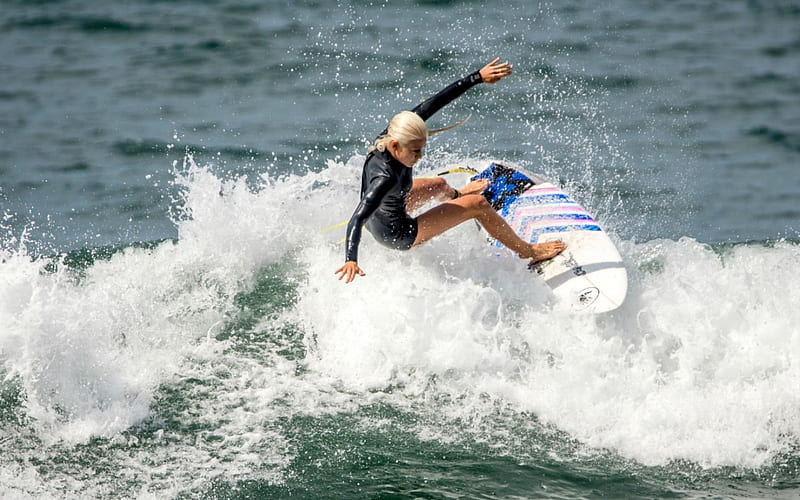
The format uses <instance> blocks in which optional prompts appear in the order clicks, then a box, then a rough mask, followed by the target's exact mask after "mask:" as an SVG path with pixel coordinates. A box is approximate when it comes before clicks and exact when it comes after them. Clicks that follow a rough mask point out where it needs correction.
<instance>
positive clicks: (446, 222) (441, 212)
mask: <svg viewBox="0 0 800 500" xmlns="http://www.w3.org/2000/svg"><path fill="white" fill-rule="evenodd" d="M470 219H477V220H478V222H480V224H481V225H482V226H483V228H484V229H486V231H487V232H488V233H489V234H490V235H491V236H492V237H493V238H495V239H496V240H498V241H500V243H502V244H503V245H505V246H506V247H507V248H508V249H510V250H511V251H513V252H516V253H517V254H518V255H519V256H520V257H521V258H530V259H534V261H539V260H545V259H549V258H551V257H554V256H556V255H558V254H559V253H561V251H563V250H564V248H566V246H565V245H564V243H563V242H561V241H548V242H546V243H537V244H531V243H528V242H526V241H524V240H523V239H521V238H520V237H519V236H518V235H517V233H515V232H514V230H513V229H512V228H511V226H509V225H508V223H506V221H505V220H504V219H503V218H502V217H501V216H500V214H498V213H497V212H496V211H495V210H494V209H493V208H492V206H491V205H490V204H489V202H488V201H486V198H484V197H483V196H481V195H477V194H476V195H467V196H464V197H461V198H458V199H455V200H452V201H448V202H447V203H442V204H441V205H438V206H436V207H433V208H432V209H430V210H428V211H427V212H425V213H424V214H422V215H420V216H419V217H418V218H417V237H416V239H415V240H414V245H413V246H417V245H421V244H422V243H425V242H426V241H428V240H429V239H431V238H433V237H435V236H438V235H440V234H442V233H444V232H445V231H448V230H450V229H452V228H454V227H455V226H457V225H459V224H461V223H462V222H465V221H468V220H470Z"/></svg>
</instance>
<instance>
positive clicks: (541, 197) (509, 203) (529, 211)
mask: <svg viewBox="0 0 800 500" xmlns="http://www.w3.org/2000/svg"><path fill="white" fill-rule="evenodd" d="M473 179H489V181H490V184H489V187H488V188H487V189H486V191H484V193H483V195H484V196H485V197H486V199H487V200H488V201H489V203H491V205H492V207H494V209H495V210H497V211H498V213H499V214H500V215H501V216H502V217H503V218H504V219H505V220H506V222H508V224H509V225H510V226H511V227H512V228H513V229H514V231H515V232H516V233H517V234H518V235H519V236H520V237H521V238H522V239H523V240H525V241H528V242H530V243H543V242H546V241H553V240H561V241H563V242H564V243H566V245H567V248H566V249H565V250H564V251H563V252H562V253H561V254H559V255H557V256H556V257H554V258H553V259H550V260H547V261H544V262H540V263H538V264H536V265H534V266H532V267H531V271H533V272H535V273H536V274H537V275H539V276H540V277H541V278H542V279H544V281H545V283H547V285H548V286H549V287H550V288H551V289H552V290H553V293H554V295H555V296H556V297H557V298H558V300H559V302H560V303H562V304H564V305H566V306H567V307H569V308H570V309H572V310H576V311H589V312H594V313H602V312H607V311H612V310H614V309H616V308H617V307H619V306H620V305H622V303H623V301H624V300H625V296H626V295H627V291H628V274H627V271H626V270H625V265H624V263H623V261H622V257H621V256H620V254H619V251H618V250H617V248H616V246H615V245H614V243H613V242H612V241H611V239H610V238H609V237H608V234H607V233H606V232H605V231H603V229H602V228H601V227H600V225H599V224H598V223H597V221H596V220H595V219H594V217H593V216H592V215H591V214H590V213H589V212H588V211H586V209H584V208H583V207H582V206H580V205H579V204H578V203H576V202H575V201H574V200H573V199H572V198H571V197H570V196H569V195H567V194H566V193H565V192H564V191H562V190H561V189H560V188H559V187H558V186H556V185H555V184H553V183H551V182H549V181H547V180H546V179H544V178H542V177H540V176H538V175H535V174H530V173H527V172H525V171H523V170H521V169H518V168H511V167H507V166H505V165H500V164H498V163H492V164H491V165H489V167H487V168H486V169H485V170H483V171H482V172H480V173H478V174H477V175H475V176H474V177H473ZM494 244H495V245H497V246H498V247H503V245H502V244H500V243H499V242H494Z"/></svg>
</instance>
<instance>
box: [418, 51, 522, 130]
mask: <svg viewBox="0 0 800 500" xmlns="http://www.w3.org/2000/svg"><path fill="white" fill-rule="evenodd" d="M511 72H512V68H511V65H510V64H509V63H507V62H500V58H499V57H498V58H495V59H494V60H493V61H492V62H490V63H489V64H487V65H486V66H484V67H483V68H481V69H479V70H478V71H475V72H474V73H470V74H469V75H467V76H465V77H464V78H461V79H460V80H457V81H455V82H453V83H451V84H450V85H448V86H447V87H445V88H444V89H442V90H441V91H439V92H438V93H437V94H436V95H434V96H433V97H430V98H429V99H426V100H425V101H423V102H421V103H420V104H418V105H417V106H416V107H415V108H414V109H412V110H411V111H413V112H414V113H416V114H418V115H419V116H420V118H422V119H423V120H427V119H428V118H430V117H431V116H433V115H434V113H436V112H437V111H439V110H440V109H442V108H443V107H445V106H446V105H448V104H450V103H451V102H453V101H454V100H455V99H457V98H458V97H460V96H461V95H462V94H463V93H464V92H466V91H467V90H469V89H471V88H472V87H474V86H475V85H477V84H479V83H482V82H485V83H497V82H499V81H500V80H501V79H503V78H505V77H507V76H509V75H510V74H511Z"/></svg>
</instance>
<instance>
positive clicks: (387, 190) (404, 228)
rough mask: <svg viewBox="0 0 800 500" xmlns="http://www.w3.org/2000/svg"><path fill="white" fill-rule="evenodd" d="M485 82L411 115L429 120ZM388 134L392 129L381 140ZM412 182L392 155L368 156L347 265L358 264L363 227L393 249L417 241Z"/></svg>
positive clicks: (437, 98) (472, 77)
mask: <svg viewBox="0 0 800 500" xmlns="http://www.w3.org/2000/svg"><path fill="white" fill-rule="evenodd" d="M481 82H483V79H482V78H481V75H480V72H479V71H476V72H474V73H471V74H469V75H467V76H465V77H464V78H461V79H460V80H458V81H456V82H454V83H452V84H451V85H449V86H447V87H446V88H445V89H443V90H442V91H440V92H439V93H437V94H436V95H434V96H433V97H431V98H429V99H427V100H426V101H424V102H422V103H420V104H419V105H417V107H415V108H414V109H412V110H411V111H413V112H414V113H416V114H418V115H419V116H420V117H421V118H422V119H423V120H427V119H428V118H430V117H431V116H432V115H433V114H434V113H436V112H437V111H439V110H440V109H442V108H443V107H444V106H446V105H447V104H448V103H450V102H452V101H453V100H454V99H456V98H457V97H459V96H460V95H461V94H463V93H464V92H466V91H467V90H468V89H470V88H472V87H474V86H475V85H477V84H478V83H481ZM387 132H388V127H387V129H384V131H383V132H382V133H381V134H380V135H379V136H378V137H382V136H384V135H386V133H387ZM412 182H413V179H412V176H411V168H409V167H407V166H405V165H403V164H402V163H400V162H399V161H397V160H396V159H395V158H394V157H393V156H392V155H391V153H389V151H382V152H381V151H378V150H373V151H371V152H370V153H369V154H368V155H367V159H366V161H365V162H364V170H363V173H362V174H361V201H360V202H359V204H358V206H357V207H356V210H355V212H354V213H353V216H352V217H351V218H350V222H349V223H348V224H347V239H346V244H345V261H354V262H355V261H357V260H358V244H359V243H360V242H361V227H362V226H364V225H366V227H367V230H368V231H369V232H370V233H372V235H373V236H374V237H375V239H376V240H378V242H380V243H381V244H383V245H385V246H387V247H389V248H394V249H398V250H408V249H409V248H411V246H412V245H413V244H414V240H415V239H416V237H417V219H415V218H412V217H411V216H410V215H408V212H407V211H406V200H407V199H408V193H409V192H410V191H411V185H412Z"/></svg>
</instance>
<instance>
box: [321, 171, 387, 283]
mask: <svg viewBox="0 0 800 500" xmlns="http://www.w3.org/2000/svg"><path fill="white" fill-rule="evenodd" d="M391 186H392V179H391V178H389V177H388V176H384V175H380V176H377V177H375V178H374V179H373V180H372V182H370V184H369V186H367V190H366V191H365V192H364V196H362V197H361V201H359V202H358V206H357V207H356V210H355V211H354V212H353V215H352V216H351V217H350V222H348V223H347V237H346V238H345V245H344V247H345V257H344V260H345V263H344V266H342V267H340V268H339V269H337V270H336V273H335V274H339V279H340V280H341V279H342V278H347V279H346V280H345V282H346V283H350V282H351V281H353V280H354V279H355V278H356V276H357V275H358V276H364V271H362V270H361V268H359V267H358V263H357V262H358V245H359V243H361V233H362V228H363V227H364V224H365V223H366V222H367V219H369V216H370V215H372V214H373V213H374V212H375V210H377V209H378V207H379V206H380V204H381V200H382V199H383V197H384V196H385V195H386V192H387V191H388V190H389V188H391Z"/></svg>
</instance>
